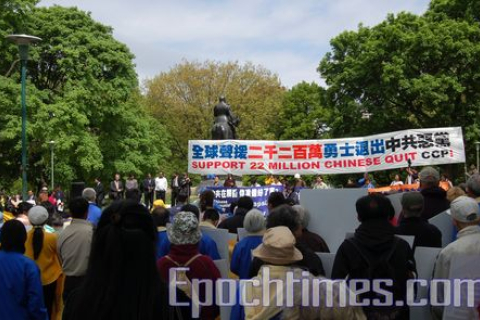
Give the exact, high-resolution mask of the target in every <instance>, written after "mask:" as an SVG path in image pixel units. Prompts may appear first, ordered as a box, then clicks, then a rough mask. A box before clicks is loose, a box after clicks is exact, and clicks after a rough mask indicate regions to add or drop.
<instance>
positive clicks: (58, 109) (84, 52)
mask: <svg viewBox="0 0 480 320" xmlns="http://www.w3.org/2000/svg"><path fill="white" fill-rule="evenodd" d="M3 23H5V21H4V22H3ZM24 25H25V32H27V33H30V34H34V35H36V36H39V37H41V38H42V39H43V41H42V42H41V43H40V44H39V45H37V46H36V47H34V48H32V50H31V57H30V60H29V64H28V87H27V90H28V95H27V99H28V101H27V108H28V121H29V122H28V123H29V125H28V132H27V134H28V141H29V142H28V143H29V145H28V156H29V159H28V160H29V181H34V179H38V178H40V177H45V178H48V176H49V173H50V168H49V163H50V146H49V143H48V142H49V141H50V140H54V141H55V158H56V159H55V162H56V169H55V174H56V177H57V179H58V180H57V179H56V181H58V182H65V183H68V182H69V181H72V180H74V179H82V180H85V181H89V182H90V181H91V180H92V178H93V177H94V176H97V175H99V176H102V177H107V176H108V177H110V176H111V175H112V174H113V173H114V172H120V173H122V174H129V173H136V174H140V173H141V172H145V171H153V170H157V169H158V167H159V166H160V165H161V164H162V163H163V162H164V161H165V157H166V156H168V154H169V148H168V145H167V143H168V135H167V133H166V131H165V129H164V127H163V126H161V125H160V124H158V122H156V121H155V120H154V119H153V118H152V117H151V116H150V115H149V114H148V113H147V112H146V110H145V107H144V99H143V97H142V96H141V95H140V93H139V88H138V80H137V75H136V73H135V70H134V65H133V62H132V60H133V58H134V57H133V55H132V53H131V52H130V51H129V49H128V48H127V46H125V45H124V44H122V43H120V42H118V41H117V40H115V39H114V37H113V35H112V29H111V28H110V27H107V26H104V25H102V24H100V23H98V22H96V21H94V20H93V19H92V18H91V16H90V14H88V13H85V12H83V11H80V10H78V9H76V8H63V7H59V6H53V7H50V8H34V9H33V11H31V12H30V13H29V14H28V16H27V19H25V23H24ZM3 41H4V40H2V45H6V46H7V47H6V48H7V50H5V52H3V51H2V52H0V58H1V59H0V61H5V60H7V59H9V61H10V63H12V62H13V61H14V59H15V57H14V56H13V55H12V53H13V54H16V55H17V56H18V53H17V52H16V51H15V50H16V48H15V46H14V45H13V44H5V43H4V42H3ZM1 67H2V69H1V71H2V74H5V76H0V90H1V93H0V143H1V146H2V150H8V151H9V152H10V151H11V153H9V154H8V156H7V157H5V156H4V157H0V162H1V165H0V167H2V169H4V170H9V172H11V173H10V174H9V175H7V177H8V178H9V179H15V178H16V177H17V176H18V162H19V161H16V159H17V158H18V159H20V156H19V150H20V125H19V124H20V121H21V119H20V108H19V105H20V104H19V95H20V88H19V85H18V83H19V75H18V74H19V72H18V69H15V70H14V71H15V72H8V68H9V66H8V65H7V64H5V65H1ZM6 69H7V71H5V70H6ZM4 71H5V72H4ZM4 165H5V167H4ZM7 172H8V171H7Z"/></svg>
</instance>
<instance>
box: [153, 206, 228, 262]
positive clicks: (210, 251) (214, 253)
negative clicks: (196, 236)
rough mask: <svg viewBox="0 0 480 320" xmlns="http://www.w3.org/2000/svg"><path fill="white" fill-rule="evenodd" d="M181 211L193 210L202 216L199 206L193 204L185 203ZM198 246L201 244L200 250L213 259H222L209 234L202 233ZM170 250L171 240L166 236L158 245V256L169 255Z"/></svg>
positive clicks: (197, 215)
mask: <svg viewBox="0 0 480 320" xmlns="http://www.w3.org/2000/svg"><path fill="white" fill-rule="evenodd" d="M181 211H187V212H192V213H193V214H194V215H195V216H196V217H197V219H199V217H200V211H199V210H198V207H196V206H194V205H192V204H186V205H184V206H183V207H182V209H181ZM198 246H199V247H198V250H199V251H200V253H201V254H204V255H207V256H209V257H210V258H212V260H220V259H221V258H220V254H219V253H218V249H217V244H216V243H215V241H213V239H212V238H211V237H209V236H208V235H206V234H204V233H202V238H201V239H200V242H199V243H198ZM169 252H170V241H169V240H168V238H166V239H165V240H164V241H162V243H161V244H160V245H159V246H158V247H157V258H158V257H163V256H165V255H167V254H168V253H169Z"/></svg>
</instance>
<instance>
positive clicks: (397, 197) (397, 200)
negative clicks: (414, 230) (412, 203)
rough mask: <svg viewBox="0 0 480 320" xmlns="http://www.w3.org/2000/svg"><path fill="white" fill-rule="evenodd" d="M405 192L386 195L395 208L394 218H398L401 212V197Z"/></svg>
mask: <svg viewBox="0 0 480 320" xmlns="http://www.w3.org/2000/svg"><path fill="white" fill-rule="evenodd" d="M404 194H405V192H401V193H394V194H390V195H388V196H387V198H388V199H390V201H391V202H392V205H393V208H395V218H397V219H398V217H399V216H400V213H401V212H402V197H403V195H404Z"/></svg>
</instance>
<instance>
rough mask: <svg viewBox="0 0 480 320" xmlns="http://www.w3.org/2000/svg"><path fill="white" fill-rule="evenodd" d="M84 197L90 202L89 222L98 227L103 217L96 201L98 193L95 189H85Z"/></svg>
mask: <svg viewBox="0 0 480 320" xmlns="http://www.w3.org/2000/svg"><path fill="white" fill-rule="evenodd" d="M82 197H83V198H84V199H85V200H87V201H88V215H87V221H90V222H91V223H92V224H93V225H94V226H95V227H96V226H97V224H98V221H99V220H100V216H101V215H102V209H100V207H98V206H97V203H96V201H95V200H96V199H97V193H96V192H95V190H94V189H93V188H85V189H83V192H82Z"/></svg>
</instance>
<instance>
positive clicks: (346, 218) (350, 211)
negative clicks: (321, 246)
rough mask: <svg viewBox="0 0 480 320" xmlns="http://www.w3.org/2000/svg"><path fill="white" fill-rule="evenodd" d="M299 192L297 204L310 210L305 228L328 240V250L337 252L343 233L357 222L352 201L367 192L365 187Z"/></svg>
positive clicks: (354, 227)
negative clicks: (299, 196)
mask: <svg viewBox="0 0 480 320" xmlns="http://www.w3.org/2000/svg"><path fill="white" fill-rule="evenodd" d="M300 195H301V201H300V202H301V203H300V204H301V205H302V206H304V207H305V208H306V209H307V210H308V211H309V212H310V223H309V225H308V230H310V231H312V232H315V233H318V234H319V235H320V236H321V237H322V238H323V239H324V240H325V241H326V242H327V245H328V247H329V249H330V252H332V253H335V252H337V250H338V247H339V246H340V245H341V244H342V242H343V240H345V234H346V233H347V232H352V231H354V230H355V229H356V228H357V227H358V226H359V224H360V223H359V222H358V219H357V213H356V211H355V202H356V201H357V199H358V198H360V197H362V196H365V195H367V189H330V190H311V189H303V190H302V191H301V192H300Z"/></svg>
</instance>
